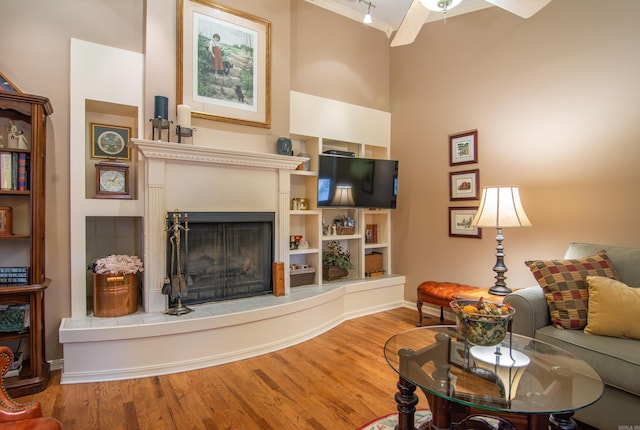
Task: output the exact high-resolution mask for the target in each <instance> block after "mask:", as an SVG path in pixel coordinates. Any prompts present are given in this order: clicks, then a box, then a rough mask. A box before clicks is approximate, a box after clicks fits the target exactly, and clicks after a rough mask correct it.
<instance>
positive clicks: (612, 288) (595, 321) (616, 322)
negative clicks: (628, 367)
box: [584, 276, 640, 339]
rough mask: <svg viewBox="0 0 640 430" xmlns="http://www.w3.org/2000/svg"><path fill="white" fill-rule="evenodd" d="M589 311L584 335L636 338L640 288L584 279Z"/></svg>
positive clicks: (639, 331)
mask: <svg viewBox="0 0 640 430" xmlns="http://www.w3.org/2000/svg"><path fill="white" fill-rule="evenodd" d="M587 284H588V286H589V312H588V315H587V326H586V327H585V328H584V331H585V333H591V334H599V335H602V336H614V337H626V338H631V339H640V319H638V315H640V288H633V287H630V286H628V285H627V284H624V283H622V282H619V281H614V280H613V279H609V278H603V277H602V276H587Z"/></svg>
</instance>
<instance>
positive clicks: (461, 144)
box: [449, 130, 478, 166]
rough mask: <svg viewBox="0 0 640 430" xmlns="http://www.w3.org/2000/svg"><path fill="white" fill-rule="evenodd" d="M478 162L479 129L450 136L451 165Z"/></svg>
mask: <svg viewBox="0 0 640 430" xmlns="http://www.w3.org/2000/svg"><path fill="white" fill-rule="evenodd" d="M477 162H478V130H471V131H466V132H464V133H459V134H452V135H450V136H449V165H450V166H457V165H460V164H472V163H477Z"/></svg>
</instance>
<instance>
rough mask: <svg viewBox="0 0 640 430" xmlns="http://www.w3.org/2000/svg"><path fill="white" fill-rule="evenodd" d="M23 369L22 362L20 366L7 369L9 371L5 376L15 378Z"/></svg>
mask: <svg viewBox="0 0 640 430" xmlns="http://www.w3.org/2000/svg"><path fill="white" fill-rule="evenodd" d="M21 371H22V364H21V365H20V366H18V367H17V368H15V369H10V370H7V373H5V374H4V377H5V378H13V377H14V376H18V375H20V372H21Z"/></svg>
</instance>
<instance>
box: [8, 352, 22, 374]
mask: <svg viewBox="0 0 640 430" xmlns="http://www.w3.org/2000/svg"><path fill="white" fill-rule="evenodd" d="M23 356H24V354H22V351H18V352H15V353H14V354H13V363H12V364H11V370H15V369H18V368H22V357H23Z"/></svg>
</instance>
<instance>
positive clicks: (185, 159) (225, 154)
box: [133, 139, 308, 312]
mask: <svg viewBox="0 0 640 430" xmlns="http://www.w3.org/2000/svg"><path fill="white" fill-rule="evenodd" d="M133 142H134V144H135V145H136V147H137V148H138V153H139V161H140V162H141V163H140V169H139V177H138V187H139V188H138V190H139V195H140V196H142V198H143V199H144V232H145V240H144V248H145V251H144V264H145V276H144V289H143V306H144V310H145V312H160V311H164V310H165V309H166V306H167V296H166V295H164V294H162V286H163V284H164V280H165V273H166V268H165V262H166V260H165V258H166V249H165V247H166V233H165V228H166V226H165V215H166V213H167V212H168V211H172V210H174V209H176V208H180V210H184V211H196V210H200V211H209V212H215V211H271V212H275V213H276V225H275V230H276V232H275V239H276V243H275V258H276V260H277V261H287V257H288V255H287V251H288V243H289V242H288V235H289V217H288V216H287V214H288V211H289V202H290V172H291V170H295V169H296V168H297V167H298V166H299V165H300V164H301V163H303V162H304V161H307V160H308V158H306V157H294V156H286V155H278V154H269V153H263V152H251V151H241V150H235V149H226V148H215V147H208V146H196V145H188V144H179V143H170V142H160V141H151V140H141V139H133ZM185 205H187V206H186V207H185ZM285 245H287V246H285ZM285 294H289V290H288V289H285Z"/></svg>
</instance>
